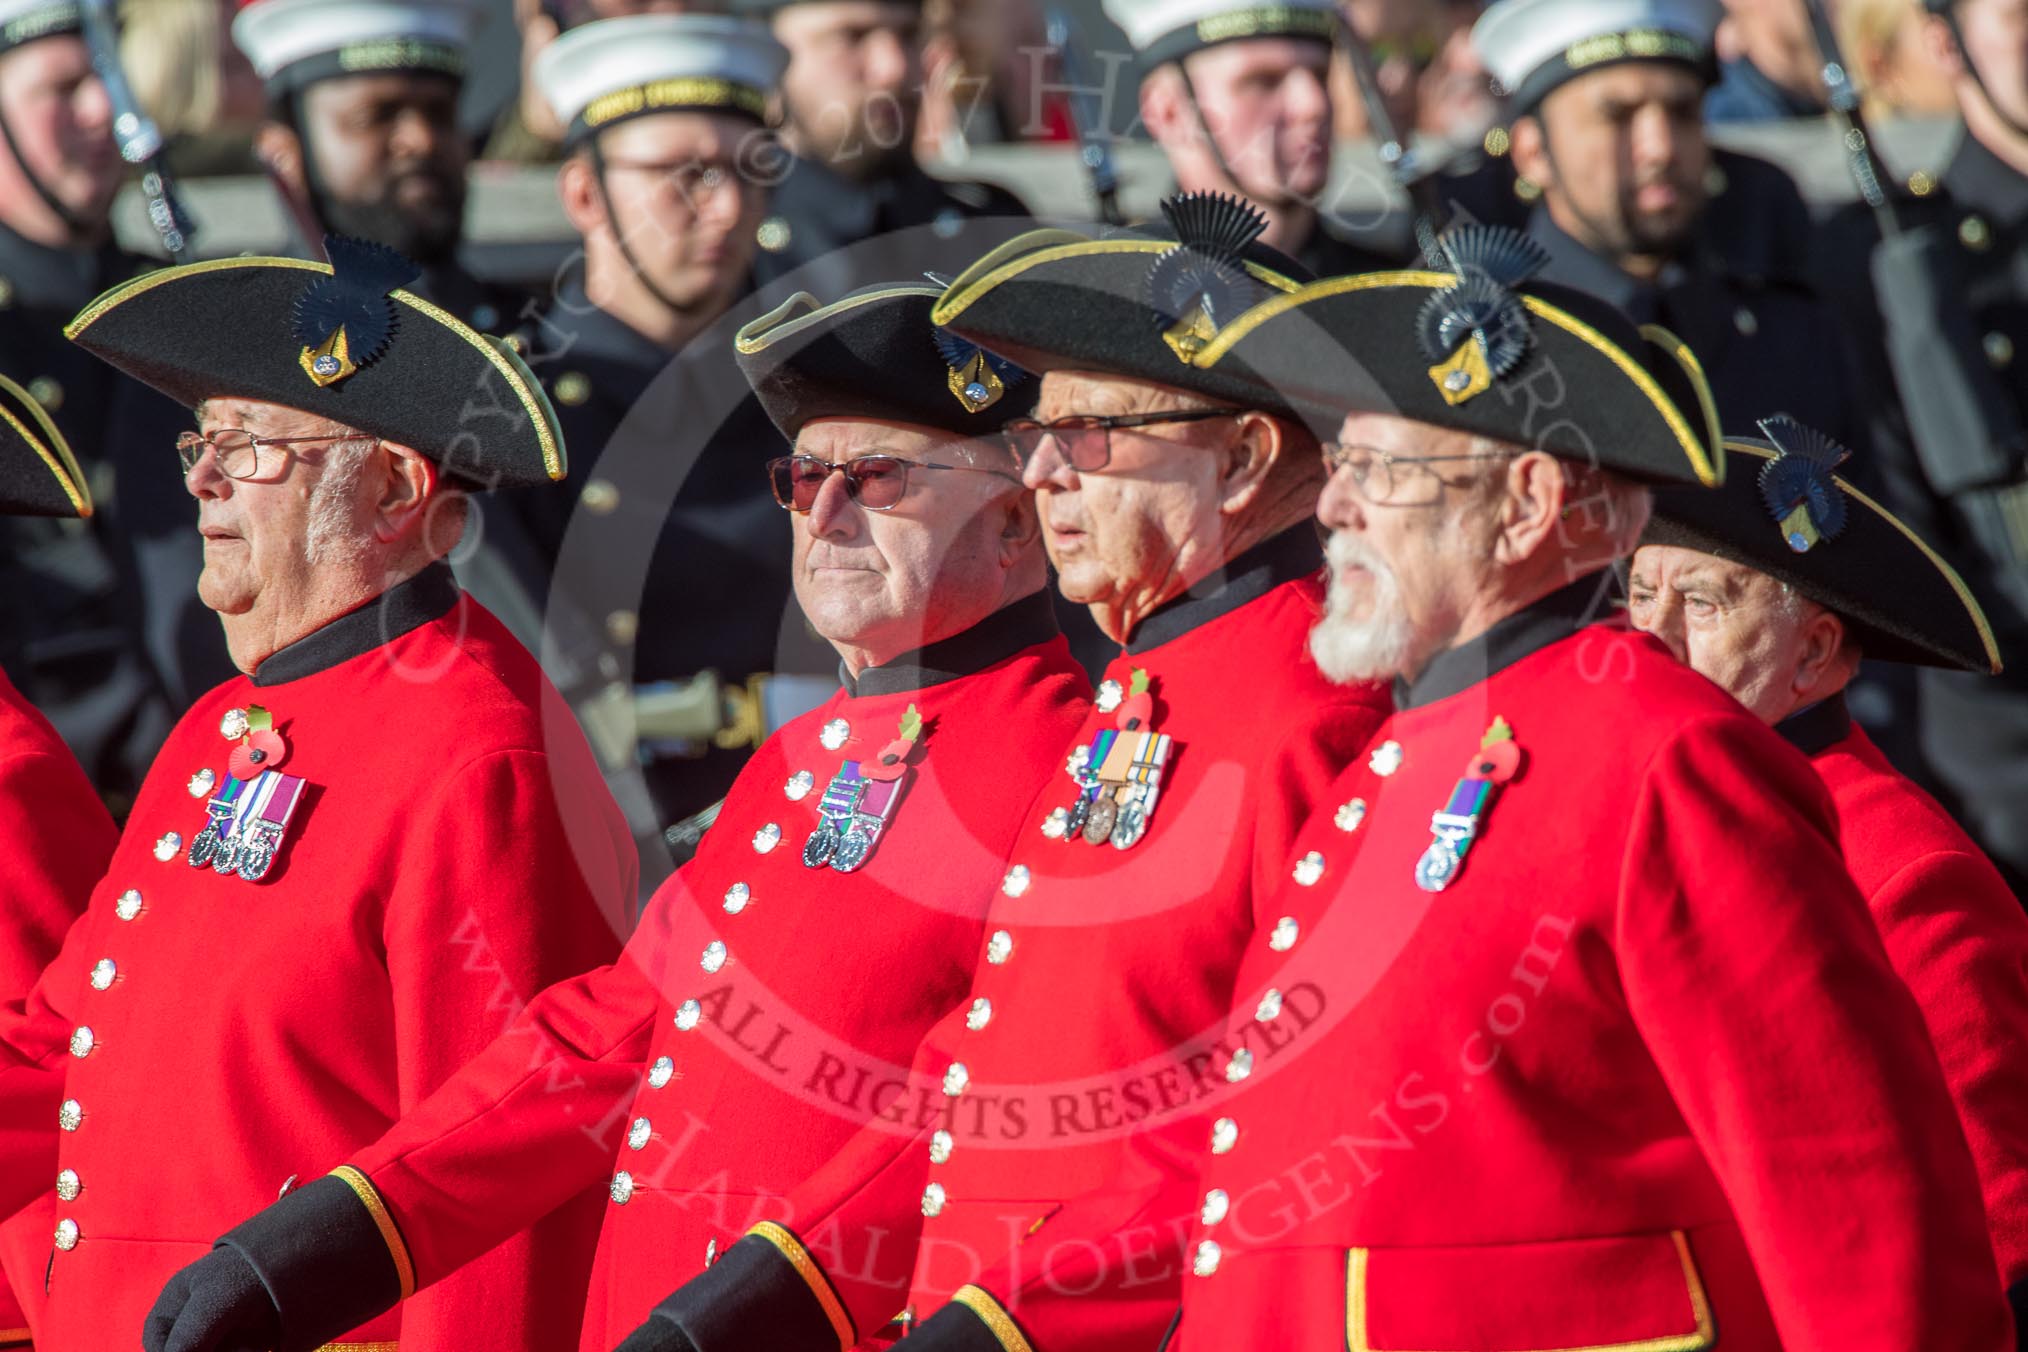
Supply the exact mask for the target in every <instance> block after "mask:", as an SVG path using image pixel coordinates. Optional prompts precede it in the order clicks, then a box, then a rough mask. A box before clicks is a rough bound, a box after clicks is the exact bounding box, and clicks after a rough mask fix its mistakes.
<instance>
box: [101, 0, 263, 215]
mask: <svg viewBox="0 0 2028 1352" xmlns="http://www.w3.org/2000/svg"><path fill="white" fill-rule="evenodd" d="M232 10H233V6H232V5H231V3H230V0H125V3H123V4H122V5H121V6H120V64H121V65H122V66H124V67H125V68H126V72H127V82H128V83H129V84H130V85H132V86H133V90H134V97H135V98H136V99H138V100H139V101H140V104H141V106H142V107H143V108H145V109H147V110H148V115H149V116H150V117H152V118H154V119H155V125H156V126H157V127H158V128H159V129H160V130H161V132H162V135H163V137H164V138H166V139H167V141H168V145H169V163H170V167H171V168H172V169H173V170H174V171H175V172H176V173H178V174H181V175H186V176H198V175H205V174H257V173H259V172H260V161H259V160H257V159H255V158H254V153H253V138H254V132H255V131H256V130H257V129H258V128H259V126H260V121H261V114H262V113H263V112H264V111H265V109H266V100H265V98H264V97H263V95H262V93H261V81H260V77H259V76H258V75H256V74H254V69H253V66H252V65H251V64H249V63H248V61H247V59H246V57H245V56H243V55H242V54H241V53H240V50H239V48H237V47H235V46H234V45H233V43H232Z"/></svg>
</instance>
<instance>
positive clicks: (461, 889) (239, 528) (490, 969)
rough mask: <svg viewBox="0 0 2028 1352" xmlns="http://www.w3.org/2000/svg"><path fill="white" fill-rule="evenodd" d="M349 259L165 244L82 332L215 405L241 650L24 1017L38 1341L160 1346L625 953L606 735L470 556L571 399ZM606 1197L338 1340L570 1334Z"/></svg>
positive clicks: (28, 1242) (381, 1342) (18, 1161)
mask: <svg viewBox="0 0 2028 1352" xmlns="http://www.w3.org/2000/svg"><path fill="white" fill-rule="evenodd" d="M327 253H328V254H329V256H330V257H331V259H332V262H331V263H330V264H328V265H323V264H310V263H301V262H296V261H294V260H289V259H273V258H243V259H227V260H222V261H218V262H210V263H201V264H195V265H192V266H188V267H180V268H170V269H165V270H163V271H160V272H155V273H152V274H149V275H148V276H146V277H143V278H140V279H138V280H136V281H134V282H131V283H129V284H127V285H126V286H124V287H121V288H118V289H116V290H114V291H112V292H109V293H107V294H106V295H104V296H102V297H100V298H99V299H98V300H97V301H95V302H94V303H93V304H92V305H91V306H89V307H88V308H87V309H86V310H85V311H84V312H83V313H82V314H80V315H79V316H78V318H77V319H76V320H75V321H73V323H72V325H71V327H70V334H71V337H72V338H73V339H74V340H75V341H76V342H78V343H79V344H80V345H82V346H84V347H85V348H87V349H89V350H90V351H92V352H94V353H96V354H97V355H99V356H100V357H102V358H103V359H105V360H106V361H108V362H111V363H112V364H113V365H115V366H118V367H120V368H121V369H123V370H125V371H128V372H130V373H131V374H133V375H134V376H136V377H137V378H139V379H141V380H144V381H147V382H148V383H150V384H153V385H155V386H156V387H157V388H159V389H161V390H163V391H164V392H165V393H167V394H169V395H170V396H171V397H173V398H175V399H176V400H177V401H178V402H180V403H182V404H184V405H185V406H188V407H192V408H194V409H195V410H196V419H197V430H193V431H191V432H189V433H187V434H185V435H184V437H183V438H182V440H181V441H180V442H179V443H178V446H177V448H176V449H177V450H178V452H179V453H180V455H181V458H182V462H183V467H184V471H185V485H186V487H187V488H188V489H189V491H190V493H191V494H192V496H193V497H195V498H196V500H197V504H196V512H195V522H194V526H195V528H196V529H197V530H199V531H200V533H201V534H202V535H203V537H204V555H205V566H204V572H203V576H202V578H201V580H200V582H199V589H200V595H201V597H202V599H203V600H204V602H205V603H206V604H207V605H208V606H210V607H211V608H212V609H214V610H216V611H217V612H218V613H219V615H220V618H221V620H222V621H223V623H224V627H225V634H226V639H227V642H228V645H229V647H230V649H231V652H232V655H233V659H234V661H235V662H236V663H237V664H238V665H239V667H240V668H241V670H242V672H243V673H244V674H243V675H241V676H239V677H236V678H234V679H233V680H231V681H228V682H227V683H226V684H224V685H222V686H220V687H219V688H217V689H216V690H213V691H212V692H211V693H209V694H207V695H205V696H204V697H203V698H202V699H200V700H199V701H198V702H197V704H196V705H194V706H193V707H192V708H191V710H190V711H189V712H188V714H186V715H185V716H184V717H183V719H182V720H181V721H180V722H179V723H178V724H177V726H176V727H175V728H174V729H173V730H172V731H171V732H170V735H169V737H168V739H167V741H166V742H165V743H164V745H163V748H162V751H161V753H160V754H159V756H158V757H157V759H156V761H155V763H154V766H153V768H152V769H151V770H150V772H149V775H148V777H147V779H146V781H145V783H144V785H143V787H142V789H141V792H140V794H139V797H138V798H137V799H136V801H135V805H134V809H133V813H132V815H131V817H130V819H129V821H128V823H127V827H126V831H125V834H124V835H123V836H122V837H121V840H120V843H119V846H118V848H117V849H116V851H115V852H114V854H113V857H112V861H111V864H110V866H109V867H108V868H107V870H106V872H105V874H104V877H103V880H102V881H100V882H99V884H98V885H97V887H96V888H95V889H94V890H93V891H92V894H91V898H90V903H89V906H88V907H87V909H86V912H85V914H84V915H83V916H82V917H81V918H79V919H78V920H77V922H76V923H75V924H73V925H72V926H71V928H70V930H69V933H68V935H67V936H66V937H65V939H64V942H63V947H62V949H61V951H60V952H59V953H58V954H57V956H56V958H55V960H54V961H53V962H52V963H51V964H50V965H49V967H48V968H47V970H46V971H44V972H43V974H42V976H41V978H40V979H39V980H38V981H37V983H36V985H35V988H34V990H33V991H31V992H30V993H29V996H28V999H27V1002H26V1004H25V1006H16V1007H15V1008H13V1009H11V1010H8V1011H6V1012H5V1013H4V1014H0V1143H4V1145H5V1147H6V1155H5V1158H4V1159H0V1211H7V1212H14V1211H20V1214H19V1215H18V1216H16V1217H15V1218H14V1219H13V1220H12V1221H10V1222H9V1223H8V1225H7V1227H6V1230H5V1234H4V1258H5V1261H6V1265H7V1269H8V1274H9V1277H10V1280H11V1281H13V1282H14V1283H15V1284H16V1285H17V1286H22V1285H27V1286H29V1287H30V1288H31V1289H33V1290H34V1291H36V1292H37V1293H38V1303H39V1304H40V1306H41V1309H40V1311H39V1312H38V1311H37V1310H35V1309H31V1311H30V1313H31V1315H39V1317H37V1318H36V1320H35V1334H36V1341H37V1342H38V1343H39V1344H40V1345H42V1346H45V1347H51V1348H88V1347H89V1348H113V1347H131V1346H132V1345H133V1344H134V1342H135V1340H136V1339H137V1338H138V1336H139V1334H140V1329H141V1325H142V1321H143V1318H144V1316H145V1314H146V1312H147V1309H148V1304H149V1302H150V1300H152V1298H153V1294H154V1289H155V1288H158V1287H159V1285H160V1283H161V1282H162V1281H163V1280H166V1279H167V1278H168V1277H169V1276H170V1275H171V1274H172V1273H174V1272H175V1271H176V1269H177V1268H179V1267H180V1266H182V1265H183V1264H185V1263H188V1262H190V1261H192V1260H194V1259H196V1258H197V1257H199V1256H200V1255H202V1254H203V1253H205V1252H206V1251H207V1250H208V1249H209V1248H210V1246H211V1244H212V1242H213V1241H214V1240H215V1238H216V1237H217V1235H218V1233H219V1232H220V1231H221V1230H223V1229H224V1228H226V1227H227V1226H229V1225H231V1224H232V1223H233V1221H235V1220H236V1219H238V1218H239V1217H241V1216H243V1215H245V1214H246V1213H247V1212H248V1211H250V1210H252V1209H254V1208H256V1207H258V1206H260V1205H262V1204H264V1203H266V1202H269V1201H272V1200H273V1199H274V1198H275V1196H276V1195H277V1194H279V1193H286V1192H289V1191H291V1190H292V1189H294V1188H295V1187H296V1186H297V1185H298V1183H299V1182H300V1181H301V1180H302V1179H305V1178H314V1177H316V1176H318V1175H319V1174H322V1173H325V1172H327V1171H328V1170H330V1169H331V1168H332V1167H334V1166H336V1165H338V1164H342V1163H343V1162H344V1160H345V1159H346V1158H347V1156H348V1155H349V1154H350V1153H351V1152H353V1151H354V1150H356V1149H358V1148H359V1147H360V1146H361V1145H363V1144H364V1143H366V1142H367V1141H370V1140H372V1139H373V1138H374V1137H376V1136H378V1135H379V1134H380V1133H381V1132H383V1131H384V1130H386V1128H387V1126H388V1124H390V1123H391V1122H393V1121H394V1120H395V1119H396V1118H397V1117H399V1116H400V1115H401V1113H403V1112H404V1111H406V1110H407V1109H408V1108H410V1107H412V1106H413V1105H414V1104H416V1103H418V1102H420V1101H421V1100H422V1099H423V1098H424V1097H425V1096H426V1095H427V1094H428V1093H429V1092H430V1091H431V1090H433V1089H435V1088H436V1087H437V1086H438V1085H440V1084H441V1083H443V1082H444V1081H445V1080H446V1079H448V1078H450V1076H451V1074H452V1073H453V1072H454V1071H455V1070H457V1068H458V1067H459V1066H460V1065H462V1064H463V1063H464V1062H465V1061H466V1060H467V1059H468V1058H470V1057H471V1056H472V1054H473V1053H475V1052H477V1051H478V1050H480V1049H481V1048H482V1047H484V1046H485V1045H486V1044H487V1043H488V1042H489V1041H491V1039H492V1037H493V1036H494V1035H495V1034H496V1033H497V1032H498V1031H499V1030H500V1029H501V1028H502V1027H504V1026H505V1024H506V1023H507V1022H508V1021H509V1020H510V1019H511V1018H512V1017H513V1014H514V1011H515V1010H516V1009H517V1008H518V1007H519V1006H520V1005H521V1004H523V1003H524V1002H525V1001H526V1000H527V999H528V998H529V997H531V996H532V995H534V994H535V993H536V992H537V991H539V990H540V989H541V988H542V987H543V986H545V985H547V984H549V983H550V982H553V981H556V980H559V979H562V978H564V977H566V976H569V975H571V974H573V973H577V972H582V971H584V970H586V969H588V968H590V967H593V966H596V965H597V964H598V963H600V962H601V961H604V960H607V959H608V958H610V957H611V955H612V954H613V952H614V951H616V948H617V932H618V926H619V924H620V922H621V917H620V916H618V915H613V914H608V913H607V912H606V911H605V909H603V908H604V907H605V906H606V905H608V904H610V905H614V906H617V905H620V904H621V903H622V899H624V898H626V897H628V896H629V895H631V891H632V888H633V886H634V878H635V871H636V866H637V865H636V860H635V857H634V854H633V851H632V848H631V842H630V838H629V836H628V834H627V832H626V829H625V824H624V822H623V821H622V819H621V818H620V816H619V813H618V811H617V809H616V808H615V807H614V806H613V804H612V801H611V799H610V798H609V797H608V796H607V794H606V792H605V790H604V787H603V785H602V782H601V779H600V777H599V774H598V770H597V767H596V766H595V765H594V763H593V761H592V758H591V754H590V751H589V749H588V748H587V747H586V746H585V744H584V741H583V738H582V737H581V736H580V735H579V734H578V732H577V731H576V729H575V727H574V725H572V724H571V723H570V722H569V720H568V717H567V715H566V714H564V713H563V712H562V709H561V706H560V704H559V702H558V699H557V697H556V694H555V692H554V691H553V690H552V689H551V688H550V687H549V685H548V684H547V682H546V681H545V680H544V679H543V676H542V673H541V671H540V669H539V668H538V666H537V665H536V662H535V659H534V658H533V657H532V656H531V655H530V654H529V653H528V652H527V651H526V650H524V649H523V648H521V647H520V646H519V645H518V644H517V643H516V642H515V641H514V640H513V639H512V638H511V637H510V636H509V635H508V633H507V632H506V630H505V629H504V628H503V627H502V626H501V625H500V624H499V623H498V622H497V621H496V620H495V619H494V618H493V617H492V616H491V615H489V614H487V613H486V612H485V611H484V610H483V609H481V608H480V607H478V606H476V605H474V604H473V603H472V602H471V601H470V600H469V599H468V598H466V597H464V596H462V595H461V594H460V592H459V589H458V587H457V584H456V582H455V581H454V580H453V579H452V576H451V573H450V569H449V567H448V566H447V565H446V564H445V562H444V561H443V557H442V556H443V555H444V553H445V552H446V551H447V550H448V549H449V548H450V547H451V546H452V545H453V544H454V543H455V542H456V541H457V539H458V537H459V533H460V529H461V525H462V521H463V516H464V511H465V506H466V504H465V496H464V494H465V490H466V489H467V488H469V487H471V486H474V485H487V484H522V485H531V486H532V485H540V484H545V483H548V482H550V481H551V480H554V479H557V478H561V477H562V475H563V472H564V459H563V447H562V445H561V443H560V442H559V441H558V439H557V437H556V434H555V431H554V424H553V418H552V415H551V414H550V412H549V409H548V406H547V405H546V404H545V403H544V401H543V400H542V398H541V395H540V393H539V390H538V389H537V387H536V385H535V384H534V382H533V380H532V378H531V377H530V375H529V373H528V371H527V368H526V367H525V366H523V365H521V364H520V362H519V361H518V359H516V358H514V357H513V355H512V354H511V353H509V352H507V351H505V350H504V349H502V348H500V347H498V346H497V345H496V344H494V343H492V342H491V341H490V340H488V339H486V338H485V337H483V336H481V335H480V334H477V333H475V332H473V331H472V330H470V329H468V328H466V327H465V326H464V325H462V324H460V323H458V322H457V321H455V320H453V319H451V318H449V317H448V316H447V315H445V314H444V313H443V312H442V311H441V310H439V309H437V308H436V307H435V306H432V305H430V304H428V303H427V302H425V301H422V300H420V299H419V298H417V297H416V296H415V295H414V294H413V293H411V292H410V291H408V290H407V289H406V287H407V284H408V283H409V282H410V281H412V280H413V279H414V277H415V276H416V270H415V269H414V267H413V266H412V265H411V264H409V263H408V262H407V261H406V260H404V259H402V258H401V257H400V256H399V255H396V254H393V253H392V252H391V251H388V250H385V249H382V248H380V247H378V246H369V245H360V244H357V243H354V242H350V241H346V240H338V239H333V240H330V241H327ZM475 409H477V410H480V412H478V413H474V412H473V410H475ZM162 450H163V453H164V454H168V453H169V451H170V448H169V447H167V446H164V447H163V448H162ZM31 1202H32V1203H33V1204H32V1205H26V1209H25V1210H23V1209H22V1208H23V1207H24V1205H25V1204H29V1203H31ZM595 1223H596V1212H595V1210H593V1209H587V1208H580V1209H578V1210H577V1211H576V1212H575V1213H573V1214H569V1215H563V1216H560V1217H559V1218H558V1219H557V1221H556V1223H555V1224H554V1225H552V1226H551V1227H549V1228H548V1229H546V1230H544V1231H541V1232H538V1233H533V1234H531V1235H529V1236H528V1237H526V1238H524V1239H522V1240H518V1241H516V1242H515V1243H513V1244H510V1245H507V1246H504V1247H502V1248H501V1249H500V1250H498V1251H497V1252H495V1253H494V1254H492V1255H490V1256H489V1257H488V1258H487V1259H486V1260H485V1262H483V1263H482V1264H479V1265H477V1266H475V1267H474V1268H473V1269H472V1270H471V1271H470V1272H469V1273H468V1274H466V1275H465V1276H464V1277H463V1278H462V1279H461V1280H460V1281H457V1282H452V1283H446V1284H445V1285H444V1286H443V1287H442V1288H441V1289H440V1290H438V1291H436V1292H433V1293H432V1298H431V1299H430V1300H427V1301H423V1302H419V1303H418V1304H417V1305H415V1306H414V1307H412V1308H410V1309H408V1310H405V1311H403V1312H402V1314H401V1315H400V1316H399V1317H394V1316H390V1317H387V1318H382V1319H377V1320H374V1321H372V1322H371V1323H368V1324H366V1325H364V1326H363V1327H360V1328H358V1329H355V1330H348V1329H344V1328H340V1329H334V1330H332V1337H333V1338H343V1339H344V1342H342V1343H341V1344H340V1345H341V1346H344V1345H348V1344H349V1345H355V1346H360V1347H389V1346H392V1345H393V1344H394V1343H395V1342H396V1341H397V1340H399V1341H400V1343H401V1344H402V1345H403V1346H404V1347H406V1348H408V1349H410V1352H417V1349H430V1348H445V1347H450V1346H454V1345H456V1346H463V1345H466V1342H467V1340H473V1339H476V1340H477V1341H480V1342H483V1343H484V1344H485V1345H487V1346H489V1347H501V1348H517V1349H528V1350H529V1352H533V1349H537V1348H548V1347H553V1346H555V1343H556V1339H557V1338H559V1337H562V1336H565V1334H566V1333H567V1331H568V1330H569V1329H570V1328H572V1327H574V1325H575V1323H576V1309H575V1303H574V1298H575V1295H576V1292H577V1291H578V1290H580V1289H581V1284H582V1274H583V1272H584V1271H585V1250H586V1246H587V1244H588V1242H589V1236H590V1233H591V1226H592V1225H593V1224H595ZM573 1273H575V1274H577V1275H576V1277H575V1278H573V1277H572V1275H571V1274H573ZM538 1282H541V1283H545V1284H546V1283H550V1282H556V1283H559V1284H560V1290H558V1289H549V1288H548V1287H547V1286H543V1287H541V1288H540V1289H539V1288H538ZM574 1283H575V1284H574ZM44 1292H46V1296H44V1295H41V1294H40V1293H44Z"/></svg>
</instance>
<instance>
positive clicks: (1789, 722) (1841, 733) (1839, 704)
mask: <svg viewBox="0 0 2028 1352" xmlns="http://www.w3.org/2000/svg"><path fill="white" fill-rule="evenodd" d="M1775 731H1776V732H1778V733H1780V734H1781V736H1782V740H1783V741H1786V742H1787V743H1788V744H1789V745H1790V746H1792V747H1794V748H1795V749H1796V750H1798V751H1800V752H1802V753H1803V754H1804V755H1805V756H1816V755H1820V754H1822V753H1823V752H1826V751H1829V750H1830V749H1831V748H1832V747H1834V746H1836V745H1837V744H1838V743H1840V742H1842V741H1844V740H1845V739H1846V738H1847V737H1850V736H1851V735H1852V711H1851V710H1850V709H1847V708H1846V707H1845V692H1844V691H1842V690H1840V691H1839V692H1838V693H1836V694H1835V695H1832V696H1830V697H1829V698H1827V699H1820V700H1818V701H1817V702H1816V703H1815V704H1812V705H1810V706H1808V707H1807V708H1803V709H1798V710H1796V712H1794V713H1792V714H1790V715H1789V716H1788V717H1787V718H1784V719H1783V720H1782V721H1781V722H1779V723H1777V724H1775Z"/></svg>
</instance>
